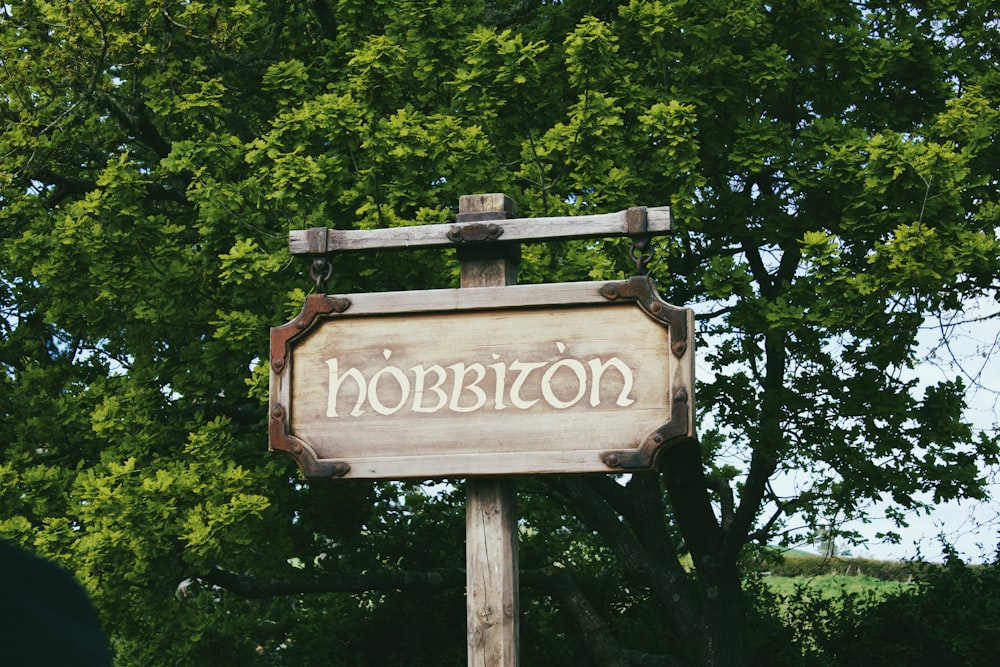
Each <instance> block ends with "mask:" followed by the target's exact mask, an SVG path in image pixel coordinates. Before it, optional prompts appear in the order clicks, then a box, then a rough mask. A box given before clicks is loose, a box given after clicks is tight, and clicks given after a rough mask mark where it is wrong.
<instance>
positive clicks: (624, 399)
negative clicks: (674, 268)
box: [269, 277, 695, 479]
mask: <svg viewBox="0 0 1000 667" xmlns="http://www.w3.org/2000/svg"><path fill="white" fill-rule="evenodd" d="M692 331H693V315H692V313H691V311H690V309H686V308H677V307H675V306H671V305H670V304H667V303H666V302H664V301H662V299H660V297H659V295H658V294H657V293H656V290H655V288H654V287H653V285H652V282H651V281H650V280H649V279H648V278H646V277H635V278H632V279H630V280H627V281H623V282H612V283H600V282H597V283H561V284H550V285H521V286H506V287H486V288H465V289H460V290H458V289H456V290H430V291H422V292H420V291H418V292H390V293H376V294H353V295H346V296H340V297H334V296H327V295H312V296H310V297H308V299H307V302H306V304H305V306H304V308H303V310H302V312H301V313H300V314H299V315H298V316H297V317H296V318H295V319H294V320H293V321H292V322H289V323H288V324H285V325H283V326H280V327H276V328H274V329H272V330H271V385H270V404H271V409H270V411H269V416H270V427H269V428H270V430H269V444H270V448H271V449H272V450H274V451H279V452H283V453H285V454H288V455H289V456H291V457H292V458H294V459H295V460H296V462H297V463H298V464H299V466H300V468H301V469H302V470H303V473H304V474H305V475H306V477H357V478H369V479H376V478H377V479H404V478H422V479H426V478H435V477H459V476H475V475H504V474H541V473H583V472H629V471H635V470H641V469H646V468H651V467H653V466H655V464H656V456H657V454H658V453H659V452H660V451H661V450H662V449H664V448H666V447H669V446H672V445H674V444H676V443H678V442H681V441H684V440H689V439H692V438H694V435H695V434H694V353H693V345H692V340H691V336H692Z"/></svg>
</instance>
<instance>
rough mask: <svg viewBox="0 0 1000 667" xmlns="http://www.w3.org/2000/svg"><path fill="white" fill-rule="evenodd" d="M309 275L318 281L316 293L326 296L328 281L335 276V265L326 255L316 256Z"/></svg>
mask: <svg viewBox="0 0 1000 667" xmlns="http://www.w3.org/2000/svg"><path fill="white" fill-rule="evenodd" d="M309 275H310V276H311V277H312V279H313V280H315V281H316V293H317V294H326V281H327V280H329V279H330V276H332V275H333V264H332V263H331V262H330V260H329V259H327V256H326V255H316V256H314V257H313V261H312V266H310V267H309Z"/></svg>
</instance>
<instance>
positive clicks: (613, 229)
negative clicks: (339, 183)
mask: <svg viewBox="0 0 1000 667" xmlns="http://www.w3.org/2000/svg"><path fill="white" fill-rule="evenodd" d="M486 197H492V195H487V196H486ZM470 201H476V204H477V207H478V208H484V207H485V206H487V205H488V204H490V203H491V202H492V203H493V204H496V203H497V200H496V199H492V200H491V199H484V200H470ZM640 208H645V207H640ZM645 211H646V231H645V233H647V234H649V235H651V236H660V235H663V234H668V233H670V232H671V231H672V229H673V216H672V215H671V212H670V207H669V206H660V207H655V208H645ZM497 213H499V212H497ZM459 214H460V215H463V217H465V214H466V211H465V210H464V209H462V208H459ZM492 221H493V222H495V224H497V225H499V226H500V227H501V228H502V229H503V233H502V234H501V235H500V236H499V237H498V238H497V239H496V241H486V242H483V243H486V244H489V243H496V242H513V243H531V242H538V241H547V240H566V239H587V238H613V237H621V236H628V235H629V234H630V229H629V211H628V210H624V211H618V212H616V213H603V214H597V215H576V216H559V217H550V218H512V219H502V220H496V219H494V220H492ZM473 224H477V223H476V222H474V221H465V222H461V223H455V224H444V225H422V226H414V227H390V228H385V229H329V228H325V231H326V243H325V244H324V243H322V241H321V240H319V239H318V238H317V234H318V233H319V230H323V229H324V228H322V227H320V228H316V229H313V230H308V229H302V230H293V231H291V232H289V235H288V248H289V251H290V252H291V254H292V255H295V256H302V255H311V254H318V253H322V252H355V251H361V250H377V249H389V248H449V247H457V246H458V245H459V244H456V243H455V242H454V241H452V240H451V238H449V233H450V232H453V231H454V230H455V229H461V228H463V227H465V226H467V225H473Z"/></svg>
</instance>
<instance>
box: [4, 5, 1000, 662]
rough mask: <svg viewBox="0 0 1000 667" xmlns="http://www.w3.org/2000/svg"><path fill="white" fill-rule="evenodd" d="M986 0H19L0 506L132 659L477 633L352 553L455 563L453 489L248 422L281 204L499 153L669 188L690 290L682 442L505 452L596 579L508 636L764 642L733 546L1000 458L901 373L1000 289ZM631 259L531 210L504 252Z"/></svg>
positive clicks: (717, 648) (395, 657)
mask: <svg viewBox="0 0 1000 667" xmlns="http://www.w3.org/2000/svg"><path fill="white" fill-rule="evenodd" d="M994 4H995V3H988V2H983V1H978V0H977V1H971V2H970V1H961V2H958V1H956V2H950V3H949V2H933V3H931V2H909V3H902V4H900V3H887V2H880V1H877V0H876V1H871V2H847V1H837V2H822V3H821V2H817V1H815V0H803V1H800V2H798V3H759V2H749V3H748V2H729V1H728V0H707V1H705V2H698V3H691V2H685V1H683V0H679V1H668V0H663V1H656V2H640V1H638V0H636V1H631V2H621V3H617V2H599V1H596V0H578V1H574V2H564V3H551V2H532V1H530V0H511V1H499V2H494V1H490V2H468V3H467V2H455V1H454V0H435V1H434V2H419V1H417V0H401V1H400V2H392V3H389V2H383V1H381V0H376V1H375V2H358V1H356V0H337V1H333V0H301V1H299V0H292V1H288V2H273V1H269V0H222V1H220V2H215V3H203V2H180V1H175V0H140V1H129V2H126V1H125V0H85V1H81V2H63V1H58V0H52V1H47V2H42V1H35V0H32V1H27V0H25V1H13V2H7V3H5V4H3V5H2V6H0V117H2V119H3V123H2V125H0V127H2V130H0V228H2V235H0V258H2V260H0V327H2V332H3V334H2V335H3V337H2V340H0V369H2V371H0V386H2V389H0V433H2V435H0V448H2V455H0V508H2V512H0V534H2V535H3V536H5V537H8V538H11V539H12V540H15V541H17V542H19V543H21V544H23V545H26V546H29V547H30V548H32V549H33V550H35V551H37V552H40V553H42V554H45V555H47V556H48V557H50V558H52V559H54V560H56V561H58V562H59V563H61V564H63V565H65V566H66V567H68V568H70V569H71V570H72V571H73V572H75V573H76V575H77V576H78V577H79V578H80V579H81V580H82V581H83V583H84V584H85V585H86V586H87V588H88V590H89V591H90V592H91V594H92V595H93V596H94V599H95V604H96V606H97V607H98V610H99V612H100V614H101V616H102V618H103V620H104V623H105V627H106V631H107V632H108V634H109V635H110V637H111V640H112V643H113V646H114V648H115V651H116V653H117V656H116V657H117V660H118V664H121V665H131V664H141V665H151V664H227V662H231V663H235V664H246V665H249V664H281V663H282V662H285V663H286V664H297V665H309V664H317V663H319V662H320V661H321V660H322V661H324V664H329V662H330V655H331V654H334V655H336V660H338V661H340V663H339V664H373V663H376V662H378V663H380V664H396V663H399V664H402V662H403V661H404V657H403V656H409V658H410V661H409V662H407V664H416V663H415V662H413V660H415V659H424V660H426V661H427V662H428V664H449V663H451V662H455V661H457V660H460V657H456V656H460V654H461V653H462V647H461V631H460V630H455V629H454V627H453V626H454V623H456V622H457V621H455V619H456V617H460V616H461V614H460V613H459V611H460V610H459V609H458V607H460V605H459V602H458V597H457V595H456V592H455V591H454V590H453V588H448V587H446V586H441V587H439V588H433V587H431V588H429V589H422V590H405V591H397V590H396V588H395V587H391V586H390V587H388V588H385V587H383V588H385V589H382V588H379V589H373V590H364V591H358V590H356V587H352V586H348V585H346V583H345V582H344V580H343V579H340V578H339V577H341V576H342V575H349V574H352V573H353V574H358V573H369V574H371V573H378V572H382V571H393V572H414V573H416V572H427V571H430V570H437V569H445V570H453V569H458V568H461V567H462V534H463V533H462V517H461V507H460V506H461V497H460V494H458V493H457V492H455V490H454V488H453V487H450V486H447V485H436V486H434V487H433V489H434V492H433V493H428V492H427V491H426V489H424V488H422V487H420V486H419V485H412V484H396V483H380V484H357V483H350V482H348V483H344V484H339V483H338V484H303V483H302V481H301V480H300V479H299V477H298V474H297V472H296V471H295V470H294V469H292V468H290V467H289V463H288V462H287V461H285V460H279V459H276V458H274V457H272V456H269V455H267V454H266V452H265V449H266V425H265V424H266V412H267V411H266V409H265V404H264V396H265V395H266V385H267V367H266V363H265V361H264V360H265V359H266V355H267V342H266V341H267V331H268V327H269V326H274V325H277V324H280V323H282V322H285V321H288V320H289V319H291V318H292V317H293V316H294V314H295V313H296V312H297V311H298V309H299V308H300V307H301V304H302V301H303V298H304V296H305V292H306V291H307V290H308V289H310V281H309V280H308V278H306V277H304V276H303V275H302V274H303V271H304V268H305V267H303V266H299V265H297V264H295V263H293V262H292V261H290V259H289V256H288V251H287V232H288V230H289V229H300V228H306V227H313V226H322V225H326V226H331V227H338V228H345V229H346V228H374V227H392V226H399V225H411V224H431V223H443V222H447V221H449V220H450V219H451V218H452V216H453V214H454V210H455V206H456V204H457V202H458V198H459V196H460V195H462V194H469V193H474V192H482V191H497V192H505V193H507V194H509V195H511V196H512V197H513V198H514V199H515V200H517V202H518V204H519V210H520V213H521V214H523V215H525V216H544V215H557V214H580V213H592V212H603V211H614V210H620V209H623V208H626V207H628V206H633V205H636V204H647V205H652V206H656V205H663V204H670V205H671V206H672V207H673V210H674V213H675V217H676V220H677V226H678V228H679V229H678V233H677V234H676V235H675V236H674V237H673V238H672V239H670V240H669V241H665V242H662V243H660V244H659V246H658V247H657V254H658V256H659V257H661V258H663V260H662V261H661V262H660V263H659V264H658V265H657V266H656V267H655V269H654V270H653V272H654V277H655V278H656V279H657V280H658V283H659V287H660V290H661V292H663V294H664V295H665V296H666V297H667V299H668V300H670V301H672V302H675V303H687V304H691V305H693V306H694V307H696V308H697V310H698V312H699V332H698V336H699V355H700V361H699V369H700V370H701V369H705V370H708V372H706V373H705V374H704V377H703V381H702V383H701V384H700V386H699V393H698V404H699V409H700V413H701V415H702V425H701V435H702V442H701V447H700V448H697V449H695V448H683V447H682V448H677V449H675V450H671V451H670V452H669V453H668V454H667V455H665V456H664V461H663V470H662V474H660V475H658V476H655V477H654V476H647V475H636V476H634V477H633V478H632V479H631V480H619V481H614V480H606V479H552V480H545V481H539V480H531V481H526V482H525V484H524V485H523V488H522V497H521V500H522V506H523V511H524V520H523V521H524V528H525V534H524V544H523V549H524V558H523V565H524V567H525V568H529V569H532V570H535V571H538V572H541V571H543V570H545V568H549V570H548V571H549V572H555V571H556V569H554V568H556V564H559V566H561V567H562V568H563V570H565V572H566V573H568V577H569V579H558V581H561V582H562V583H563V584H566V583H567V581H570V580H571V581H572V582H576V586H577V588H576V589H572V590H571V589H568V588H566V587H565V586H563V587H562V588H560V587H559V586H557V585H556V584H555V583H553V582H556V581H557V580H556V579H551V578H550V579H546V578H544V577H539V578H537V580H536V583H537V585H536V586H531V587H528V591H529V592H527V593H526V595H525V600H524V607H525V614H526V617H527V618H530V619H532V621H533V622H534V621H537V622H538V627H539V628H541V630H539V631H538V632H537V633H535V632H534V631H526V632H525V635H524V638H525V641H526V643H525V646H524V653H525V655H526V656H527V655H529V654H530V655H533V656H539V662H541V661H542V660H544V661H546V662H549V663H551V664H553V665H556V664H561V663H560V661H562V662H564V663H565V664H583V662H584V661H585V660H587V659H588V658H587V656H593V655H596V653H594V651H595V650H597V649H600V650H605V651H608V652H609V653H610V654H614V655H620V656H631V657H628V658H627V659H628V660H632V661H633V662H641V661H643V660H646V661H647V662H648V661H649V660H660V661H661V662H662V661H663V660H668V659H669V657H670V656H673V657H674V659H676V660H687V661H688V662H692V663H693V662H700V663H702V664H742V663H745V662H746V661H747V658H746V655H747V651H748V650H749V649H750V648H751V647H750V646H749V641H748V635H747V634H746V633H745V632H743V631H742V630H743V629H745V628H746V627H747V625H746V623H747V613H750V614H751V616H752V614H753V613H754V612H753V610H752V609H749V608H748V607H747V601H746V600H745V598H744V597H743V595H742V593H741V591H740V578H739V571H738V569H739V568H738V565H739V562H740V558H741V557H742V554H743V552H744V550H745V547H746V545H747V544H748V543H749V542H753V541H759V542H761V543H764V542H767V541H769V540H771V539H780V538H781V537H783V536H785V537H790V536H791V535H792V533H793V532H794V530H795V527H796V526H798V525H802V526H805V528H804V529H803V531H800V532H805V533H806V535H804V537H807V538H809V537H815V536H817V535H821V534H822V535H825V536H827V537H831V538H832V537H833V536H834V535H831V533H830V529H829V524H830V522H831V521H832V520H834V519H836V520H837V521H839V520H842V519H845V518H862V519H863V518H864V517H865V516H866V513H867V512H868V510H869V509H870V507H871V506H872V504H874V503H885V504H887V505H888V506H889V508H890V509H889V511H890V512H891V513H893V514H894V516H895V517H896V518H897V519H898V520H899V521H900V522H905V519H906V516H907V513H909V512H913V511H920V510H922V509H924V508H926V507H929V506H930V505H932V504H933V503H936V502H938V501H942V500H947V499H951V498H958V497H972V498H983V497H984V496H985V493H986V485H985V479H984V476H983V474H982V470H983V467H984V466H989V465H994V464H995V463H996V462H997V456H998V448H997V442H996V439H995V437H994V436H990V435H989V434H982V433H976V432H974V431H973V429H972V428H971V427H970V426H969V425H968V424H967V423H966V422H965V420H964V417H963V408H964V390H965V387H964V385H963V383H962V382H961V380H959V379H958V378H955V379H954V380H951V381H947V382H943V383H940V384H937V385H930V386H924V385H922V384H920V383H919V382H918V381H917V380H916V379H914V378H913V377H912V375H911V374H910V373H909V370H910V369H911V368H912V366H913V364H914V363H915V361H916V359H915V345H916V337H917V333H918V331H919V328H920V325H921V323H922V322H923V321H924V318H925V317H926V316H928V315H933V314H937V313H954V312H960V311H961V310H962V307H963V304H964V303H966V302H967V301H968V300H969V299H973V298H984V299H992V298H995V294H996V292H995V290H996V287H997V275H998V266H997V258H998V252H997V243H998V242H997V236H996V228H997V222H998V219H1000V203H998V201H997V196H998V195H997V193H998V192H1000V188H998V187H997V174H998V173H1000V153H998V150H1000V149H998V148H997V146H998V145H1000V143H998V142H997V141H996V136H997V131H998V128H1000V107H998V104H997V100H1000V76H998V71H997V66H996V63H997V54H996V52H995V45H996V44H997V43H998V39H997V37H998V35H997V30H998V20H1000V17H998V15H997V10H996V8H995V7H994V6H993V5H994ZM631 271H632V268H631V267H630V263H629V260H628V257H627V247H625V246H623V245H621V244H618V243H613V242H604V241H595V242H589V243H586V244H583V243H553V244H540V245H537V246H530V247H527V248H525V249H524V259H523V266H522V271H521V280H522V282H541V281H551V282H556V281H567V280H582V279H589V280H607V279H617V278H619V277H621V276H624V275H626V274H627V273H629V272H631ZM455 282H456V265H455V261H454V259H453V258H452V257H451V256H450V255H448V254H445V253H438V252H434V253H408V254H406V255H405V256H403V255H399V254H389V253H378V252H376V253H369V254H365V255H345V256H343V257H337V258H336V260H335V270H334V273H333V275H332V277H331V279H330V282H329V284H328V287H329V290H330V291H332V292H345V293H346V292H355V291H357V292H362V291H376V290H388V289H424V288H432V287H442V286H449V285H454V284H455ZM791 473H794V474H791ZM779 477H780V478H781V479H783V480H789V479H792V480H794V482H793V483H791V484H790V487H791V488H784V487H783V486H780V485H777V484H775V483H774V482H775V480H777V479H778V478H779ZM682 558H684V559H689V561H686V562H690V563H691V564H692V566H693V570H694V574H692V573H691V572H689V571H688V570H687V569H685V566H684V564H682V561H681V559H682ZM605 573H612V575H611V576H606V575H605ZM358 576H360V575H358ZM324 582H326V583H324ZM336 582H339V583H336ZM546 582H547V583H546ZM278 583H281V584H282V585H284V584H288V586H286V587H285V588H283V589H282V590H283V591H284V592H283V593H281V594H280V595H265V594H264V593H261V595H262V597H261V598H260V599H257V598H256V597H254V594H253V591H254V587H253V586H252V585H250V584H255V585H257V590H259V591H269V590H274V589H273V588H272V587H273V586H275V585H277V584H278ZM296 586H297V587H298V588H297V589H295V587H296ZM324 586H325V589H323V587H324ZM227 587H228V588H227ZM289 587H291V589H294V591H293V592H292V593H289V590H290V588H289ZM404 588H406V586H404ZM318 589H323V592H322V593H320V592H317V591H318ZM577 590H579V592H580V593H581V595H576V591H577ZM307 591H311V592H307ZM569 593H573V595H574V596H575V597H573V599H575V600H578V601H580V602H578V603H574V604H575V605H576V607H574V608H575V609H576V610H577V611H579V610H580V609H583V607H582V606H580V605H583V604H584V602H587V603H588V604H589V605H590V607H588V608H592V609H593V610H594V611H595V614H594V615H593V618H595V619H601V620H600V622H599V623H597V625H596V626H595V627H598V628H599V629H600V630H601V631H599V632H598V631H595V632H587V633H582V632H580V631H578V630H577V629H576V628H577V627H578V626H577V624H576V622H575V621H574V620H573V619H574V617H573V616H572V614H570V613H569V612H570V611H572V609H569V608H568V607H567V603H566V602H565V600H566V599H567V598H565V597H562V598H561V597H560V595H568V594H569ZM414 610H420V613H417V612H416V611H414ZM458 622H460V621H458ZM386 626H391V627H392V628H393V633H389V634H392V636H393V637H394V638H395V639H392V640H383V639H382V637H383V636H384V633H378V634H376V633H375V630H373V628H378V629H381V628H382V627H386ZM401 626H406V627H405V628H403V627H401ZM444 628H448V630H444ZM542 630H544V631H542ZM778 634H780V633H778ZM776 636H777V635H776ZM750 639H753V638H752V637H751V638H750ZM396 640H398V644H397V643H394V642H396ZM417 641H419V642H420V643H421V651H420V658H414V657H413V655H414V652H413V651H412V648H410V647H411V644H410V643H411V642H417ZM404 642H405V643H406V645H405V646H404ZM560 656H563V657H560ZM590 659H591V660H593V661H596V660H597V659H596V658H590ZM623 659H624V658H623Z"/></svg>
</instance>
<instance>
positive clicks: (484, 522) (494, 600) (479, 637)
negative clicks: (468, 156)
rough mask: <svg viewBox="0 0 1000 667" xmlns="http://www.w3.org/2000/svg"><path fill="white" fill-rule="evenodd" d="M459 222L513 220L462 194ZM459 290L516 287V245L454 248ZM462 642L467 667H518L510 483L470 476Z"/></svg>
mask: <svg viewBox="0 0 1000 667" xmlns="http://www.w3.org/2000/svg"><path fill="white" fill-rule="evenodd" d="M458 212H459V220H460V221H462V222H476V221H482V222H484V223H485V222H487V221H489V220H499V219H503V218H506V217H511V218H512V217H514V213H515V205H514V202H513V200H511V199H510V198H509V197H507V196H506V195H503V194H485V195H465V196H463V197H461V198H460V199H459V204H458ZM458 258H459V262H460V265H461V286H462V287H500V286H504V285H513V284H514V283H516V282H517V265H518V263H519V259H520V246H519V245H518V244H516V243H515V244H510V243H506V244H505V243H502V242H501V241H491V242H489V243H486V244H478V245H476V246H473V247H472V248H463V247H462V246H461V245H459V246H458ZM465 567H466V575H465V578H466V605H467V606H466V619H467V623H466V633H467V635H466V639H467V642H468V665H469V667H517V665H518V653H519V646H518V644H519V629H518V626H519V618H518V617H519V615H520V608H519V602H518V560H517V497H516V493H515V491H514V481H513V480H512V479H510V478H491V477H473V478H470V479H469V480H468V481H467V482H466V505H465Z"/></svg>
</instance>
